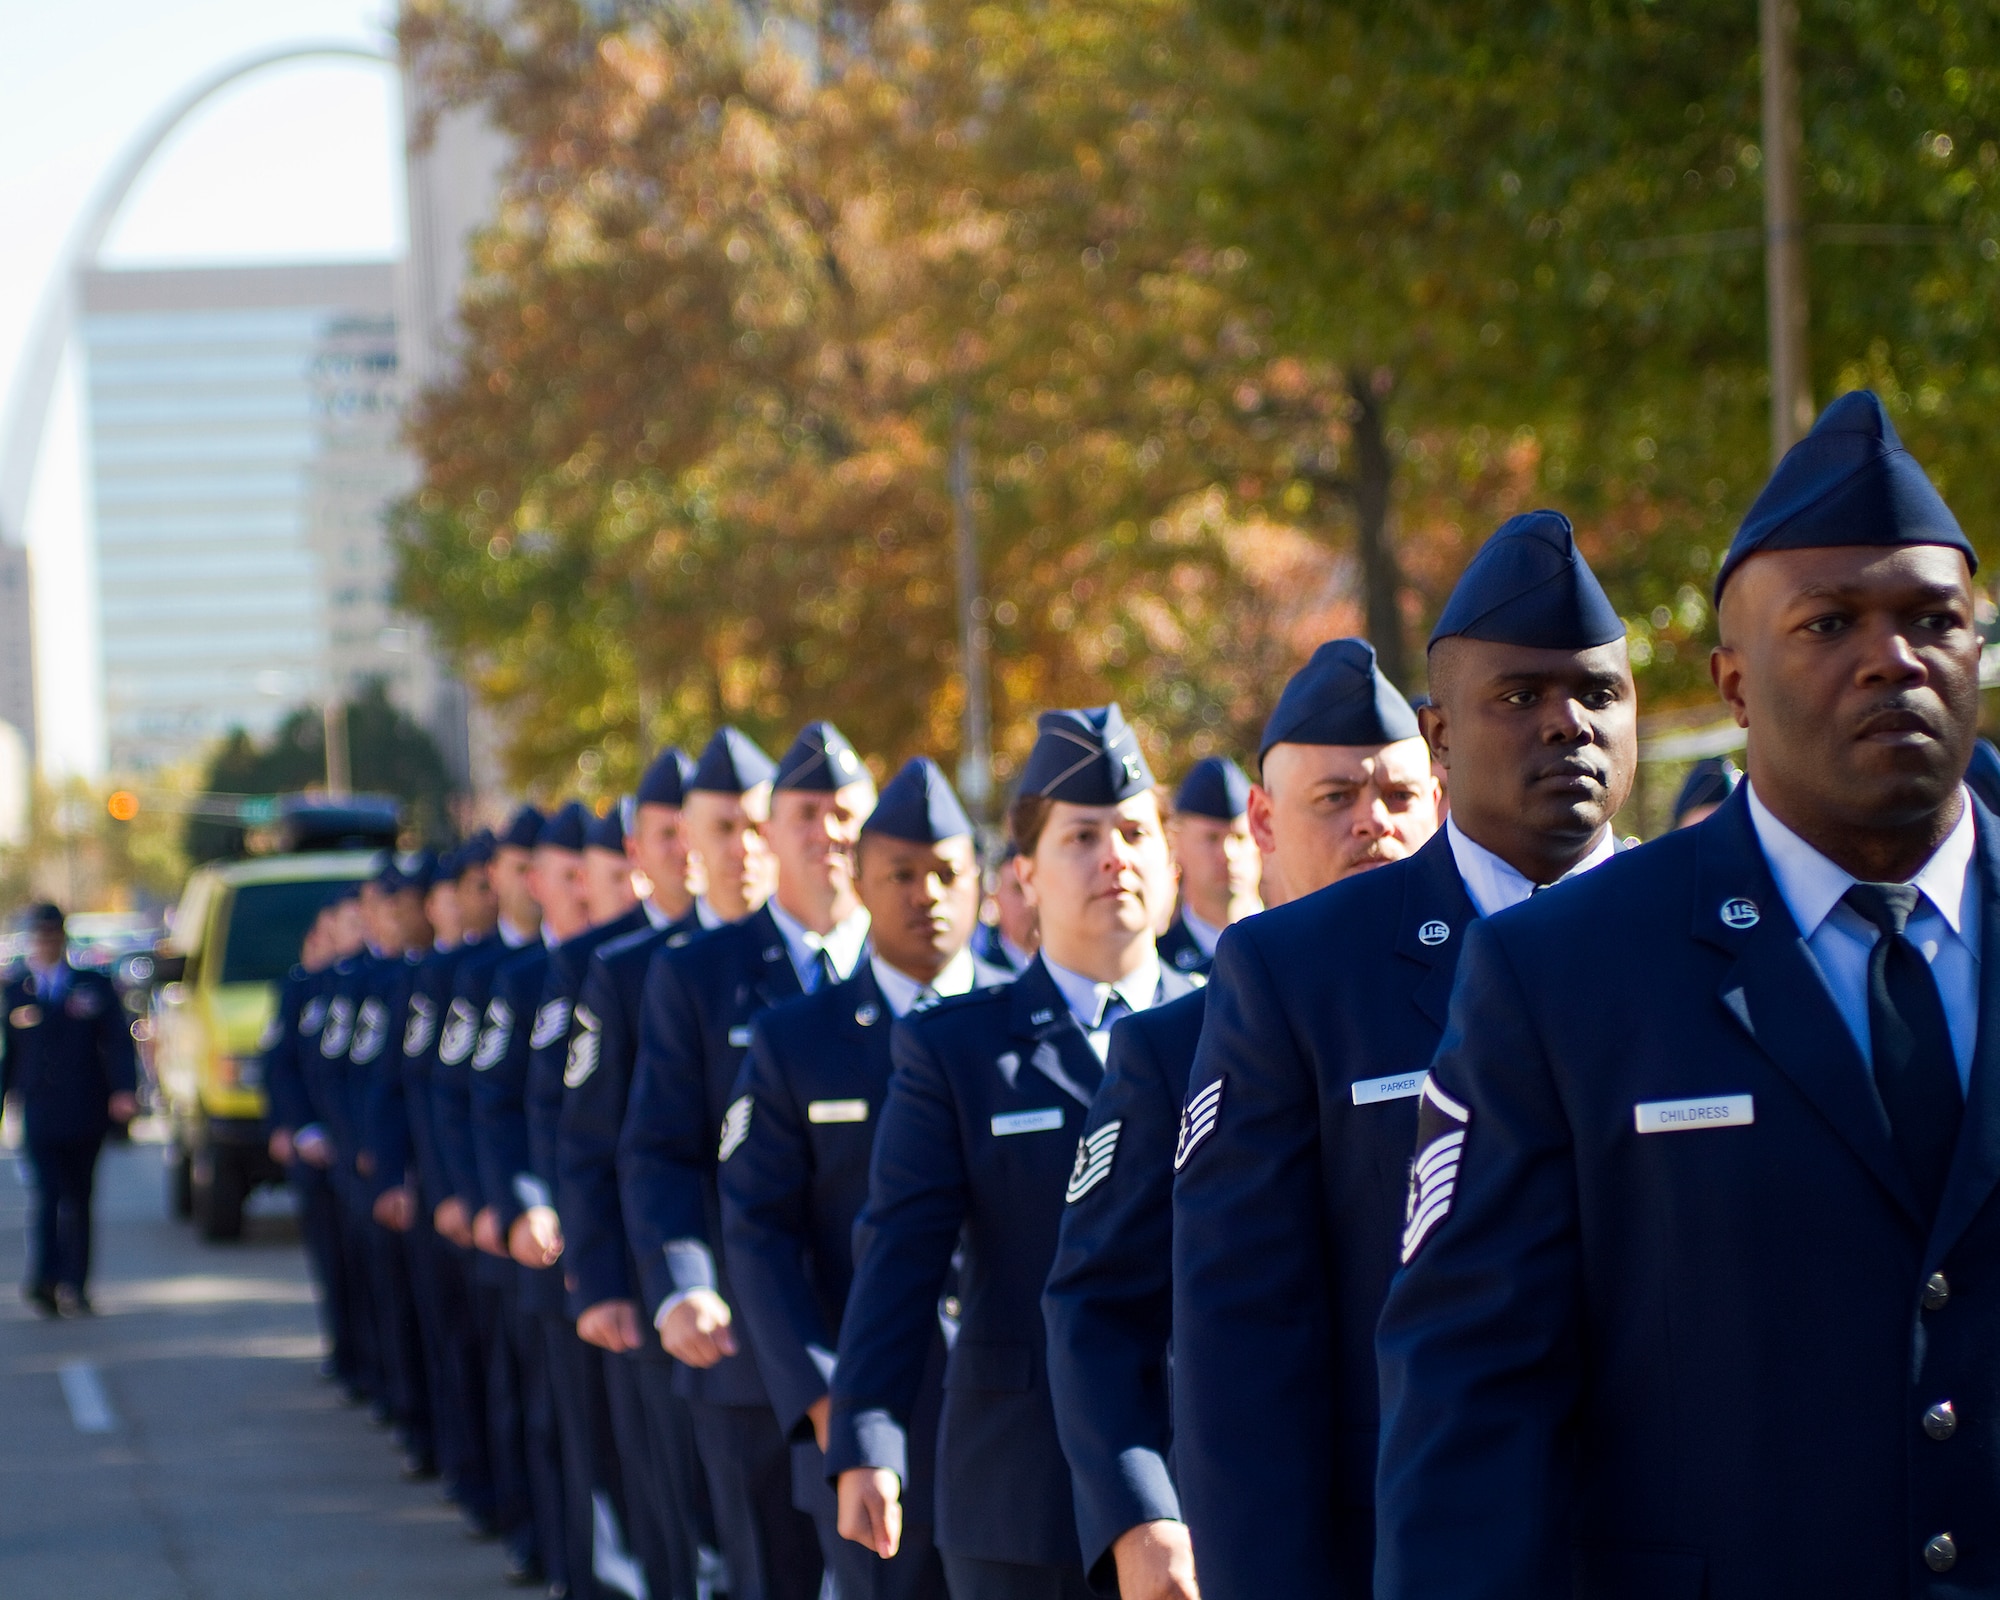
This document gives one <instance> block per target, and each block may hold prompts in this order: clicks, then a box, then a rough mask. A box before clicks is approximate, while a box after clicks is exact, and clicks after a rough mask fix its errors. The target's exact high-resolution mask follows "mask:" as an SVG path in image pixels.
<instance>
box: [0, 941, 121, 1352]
mask: <svg viewBox="0 0 2000 1600" xmlns="http://www.w3.org/2000/svg"><path fill="white" fill-rule="evenodd" d="M4 1005H5V1008H6V1010H5V1017H4V1020H0V1048H4V1050H5V1054H4V1055H0V1096H5V1097H7V1098H9V1099H13V1100H15V1101H16V1102H17V1103H18V1104H19V1105H20V1108H21V1132H22V1141H23V1144H24V1145H25V1147H26V1149H27V1152H28V1170H29V1171H30V1172H31V1173H32V1174H33V1176H34V1181H35V1227H34V1231H33V1233H32V1235H31V1236H30V1237H31V1240H32V1244H33V1249H32V1250H31V1251H30V1252H29V1259H28V1281H27V1283H26V1285H25V1286H24V1287H23V1290H22V1293H23V1294H25V1295H26V1296H27V1298H28V1300H29V1302H30V1303H31V1304H32V1305H34V1307H35V1308H36V1309H37V1310H38V1311H40V1312H41V1313H42V1314H43V1315H45V1316H53V1315H55V1314H56V1313H57V1312H58V1311H61V1312H62V1313H64V1314H66V1315H80V1314H83V1313H86V1312H88V1311H89V1310H90V1294H89V1279H90V1232H91V1228H90V1198H91V1189H92V1187H93V1185H94V1183H95V1181H96V1171H97V1153H98V1151H99V1150H100V1149H101V1148H102V1147H103V1144H104V1136H105V1134H106V1133H107V1132H109V1131H110V1128H111V1125H112V1123H114V1122H130V1121H131V1120H132V1118H133V1117H134V1116H135V1115H137V1113H138V1109H139V1106H138V1101H137V1099H136V1091H137V1088H138V1061H137V1057H136V1056H135V1055H134V1053H133V1049H132V1030H131V1027H130V1025H129V1024H128V1023H127V1022H126V1020H125V1008H124V1006H123V1005H122V1004H120V1003H119V999H118V991H117V990H116V989H114V988H113V987H112V984H111V980H110V979H109V978H107V977H106V976H105V975H104V974H103V973H101V972H92V971H89V970H79V969H78V968H76V967H73V966H71V965H70V963H69V955H68V951H67V946H66V941H65V935H64V921H63V914H62V912H61V911H60V910H59V909H58V908H57V907H55V906H52V905H40V906H36V907H35V908H34V909H33V910H32V911H30V912H29V913H28V956H27V961H26V963H25V970H22V971H18V972H16V973H14V974H13V975H12V976H11V977H9V979H8V980H7V985H6V994H5V1000H4Z"/></svg>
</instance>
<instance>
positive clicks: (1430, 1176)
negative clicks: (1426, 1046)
mask: <svg viewBox="0 0 2000 1600" xmlns="http://www.w3.org/2000/svg"><path fill="white" fill-rule="evenodd" d="M1471 1125H1472V1113H1471V1111H1470V1110H1468V1109H1467V1108H1466V1107H1464V1106H1462V1105H1460V1104H1459V1103H1458V1102H1457V1101H1456V1100H1454V1099H1452V1097H1451V1096H1450V1095H1448V1094H1446V1093H1445V1092H1444V1090H1442V1089H1440V1088H1439V1087H1438V1086H1437V1079H1436V1078H1435V1077H1432V1078H1426V1079H1425V1080H1424V1090H1423V1093H1422V1095H1420V1096H1419V1097H1418V1099H1417V1153H1416V1155H1415V1157H1413V1158H1412V1160H1411V1162H1410V1198H1409V1201H1408V1203H1407V1204H1406V1206H1405V1207H1404V1222H1403V1264H1404V1265H1405V1266H1407V1265H1408V1264H1409V1263H1410V1262H1411V1260H1413V1259H1414V1258H1415V1256H1416V1253H1417V1252H1418V1251H1419V1250H1420V1249H1422V1248H1423V1243H1424V1241H1425V1240H1426V1239H1428V1238H1429V1237H1430V1236H1431V1234H1432V1233H1433V1232H1435V1231H1436V1229H1437V1225H1438V1224H1439V1223H1440V1222H1442V1221H1444V1219H1445V1218H1446V1217H1447V1216H1449V1215H1450V1214H1451V1197H1452V1195H1453V1193H1454V1192H1455V1191H1456V1190H1457V1188H1458V1158H1459V1156H1460V1154H1461V1153H1462V1152H1463V1151H1464V1149H1465V1130H1466V1129H1467V1128H1469V1127H1470V1126H1471Z"/></svg>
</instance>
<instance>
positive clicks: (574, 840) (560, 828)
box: [535, 800, 593, 850]
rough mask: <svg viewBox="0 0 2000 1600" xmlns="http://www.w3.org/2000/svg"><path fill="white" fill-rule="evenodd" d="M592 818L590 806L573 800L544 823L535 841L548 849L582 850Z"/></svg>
mask: <svg viewBox="0 0 2000 1600" xmlns="http://www.w3.org/2000/svg"><path fill="white" fill-rule="evenodd" d="M592 820H593V819H592V817H591V815H590V807H588V806H587V805H585V804H584V803H583V802H582V801H581V800H572V801H570V803H569V804H568V805H566V806H564V807H563V808H562V809H561V810H560V811H558V812H557V813H556V814H555V815H554V816H552V817H550V818H549V819H548V821H546V822H544V823H543V824H542V835H541V837H540V838H539V839H537V840H536V841H535V843H536V844H538V845H540V846H542V847H543V848H544V849H547V850H581V849H582V848H583V836H584V835H585V834H586V833H588V832H589V831H590V824H591V822H592Z"/></svg>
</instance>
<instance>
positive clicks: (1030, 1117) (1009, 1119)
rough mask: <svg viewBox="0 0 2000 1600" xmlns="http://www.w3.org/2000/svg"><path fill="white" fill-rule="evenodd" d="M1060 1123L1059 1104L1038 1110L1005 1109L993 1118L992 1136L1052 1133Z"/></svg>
mask: <svg viewBox="0 0 2000 1600" xmlns="http://www.w3.org/2000/svg"><path fill="white" fill-rule="evenodd" d="M1062 1125H1063V1109H1062V1107H1061V1106H1047V1107H1044V1108H1043V1109H1042V1110H1040V1111H1006V1112H1002V1113H1001V1114H1000V1115H999V1116H997V1117H995V1118H994V1119H993V1137H994V1138H996V1139H998V1138H1002V1137H1004V1136H1005V1135H1007V1134H1010V1133H1053V1132H1055V1130H1056V1129H1058V1128H1060V1127H1061V1126H1062Z"/></svg>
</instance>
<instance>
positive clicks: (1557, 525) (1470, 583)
mask: <svg viewBox="0 0 2000 1600" xmlns="http://www.w3.org/2000/svg"><path fill="white" fill-rule="evenodd" d="M1624 637H1625V624H1624V623H1622V622H1620V621H1619V620H1618V613H1617V612H1616V611H1614V610H1613V609H1612V608H1611V602H1610V601H1609V600H1607V599H1605V597H1604V590H1603V588H1602V587H1601V586H1600V585H1599V584H1598V581H1597V574H1595V573H1594V572H1592V571H1591V570H1590V566H1589V564H1588V563H1587V562H1585V560H1584V559H1583V557H1582V555H1581V554H1579V553H1578V551H1577V548H1576V530H1575V529H1574V528H1572V527H1571V526H1570V522H1569V518H1568V517H1566V516H1564V515H1563V514H1562V513H1561V512H1560V511H1530V512H1527V513H1525V514H1524V515H1522V516H1518V517H1509V518H1508V519H1507V520H1506V521H1505V522H1503V523H1501V524H1500V526H1499V528H1498V529H1496V530H1495V531H1494V534H1493V536H1492V537H1491V538H1490V539H1488V540H1487V541H1486V543H1484V544H1483V545H1481V546H1480V547H1479V553H1478V554H1477V555H1475V556H1474V557H1473V558H1472V564H1471V565H1470V566H1468V567H1467V568H1466V569H1465V571H1464V573H1463V574H1462V575H1461V576H1460V577H1459V580H1458V586H1457V587H1456V588H1454V589H1453V590H1452V591H1451V598H1450V599H1449V600H1447V601H1446V602H1445V606H1444V615H1443V616H1441V617H1439V618H1438V621H1437V626H1436V627H1435V628H1433V629H1432V630H1431V639H1430V642H1431V645H1436V644H1437V642H1438V641H1439V640H1440V639H1452V638H1465V639H1485V640H1487V641H1488V642H1490V643H1493V644H1518V645H1524V646H1527V647H1528V648H1530V649H1535V650H1588V649H1590V648H1592V647H1593V646H1595V645H1600V644H1610V643H1612V642H1613V641H1614V640H1617V639H1622V638H1624ZM1426 648H1429V646H1427V647H1426Z"/></svg>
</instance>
